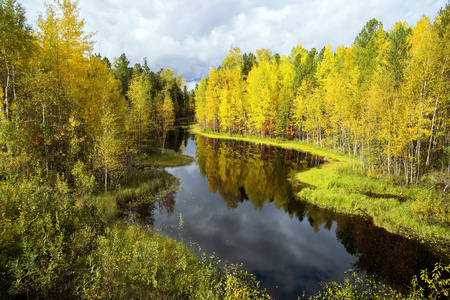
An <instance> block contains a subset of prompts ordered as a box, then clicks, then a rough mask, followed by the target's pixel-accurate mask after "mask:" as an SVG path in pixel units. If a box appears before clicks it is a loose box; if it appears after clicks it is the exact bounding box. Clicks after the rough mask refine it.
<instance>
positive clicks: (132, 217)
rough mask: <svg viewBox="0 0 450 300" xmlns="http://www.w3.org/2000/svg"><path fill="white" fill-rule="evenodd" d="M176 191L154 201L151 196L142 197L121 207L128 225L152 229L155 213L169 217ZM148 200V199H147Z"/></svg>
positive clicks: (173, 207) (173, 205) (172, 210)
mask: <svg viewBox="0 0 450 300" xmlns="http://www.w3.org/2000/svg"><path fill="white" fill-rule="evenodd" d="M175 195H176V191H174V192H170V193H167V194H166V195H164V196H162V197H159V198H157V199H156V200H154V198H153V196H149V197H142V198H140V199H137V200H135V201H132V202H130V203H127V204H126V205H125V207H122V211H123V214H124V215H125V217H126V219H127V222H128V223H129V224H139V225H140V226H142V227H147V228H153V227H154V224H155V212H156V211H157V210H159V212H160V213H161V212H163V211H164V212H165V213H166V214H167V216H169V217H170V216H171V215H172V214H173V212H174V210H175ZM147 198H148V199H147Z"/></svg>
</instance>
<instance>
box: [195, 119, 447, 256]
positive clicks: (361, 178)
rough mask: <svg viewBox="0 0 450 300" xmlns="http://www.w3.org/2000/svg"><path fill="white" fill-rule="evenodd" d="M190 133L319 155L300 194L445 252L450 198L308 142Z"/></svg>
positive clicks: (305, 175) (302, 178) (199, 131)
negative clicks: (371, 171)
mask: <svg viewBox="0 0 450 300" xmlns="http://www.w3.org/2000/svg"><path fill="white" fill-rule="evenodd" d="M192 133H195V134H200V135H203V136H205V137H211V138H222V139H235V140H243V141H248V142H252V143H262V144H266V145H273V146H278V147H283V148H288V149H295V150H298V151H303V152H309V153H312V154H315V155H319V156H323V157H324V158H325V160H326V162H327V163H326V164H324V165H322V166H321V167H320V168H313V169H311V170H309V171H306V172H301V173H298V174H297V175H296V179H297V180H299V181H301V182H304V183H306V184H307V185H309V186H310V187H308V188H305V189H303V190H302V191H301V192H300V193H299V196H300V197H301V198H302V199H305V200H307V201H308V202H310V203H313V204H315V205H318V206H320V207H323V208H328V209H332V210H335V211H338V212H343V213H349V214H358V215H363V216H366V217H368V218H370V219H372V220H373V222H374V224H375V225H377V226H380V227H383V228H386V229H387V230H389V231H390V232H393V233H396V234H400V235H403V236H407V237H413V238H416V239H419V240H422V241H424V242H427V243H430V244H433V245H436V246H437V247H438V248H439V249H441V250H444V251H445V252H447V253H449V249H448V247H449V245H450V212H449V210H450V209H449V208H450V199H449V196H448V195H444V194H442V193H440V192H438V191H434V190H431V191H429V190H428V189H427V188H423V187H410V186H404V185H401V184H398V183H397V182H396V180H395V178H393V177H386V176H375V175H372V176H368V175H366V174H364V173H362V172H359V171H358V170H354V169H352V167H351V160H350V158H348V157H346V156H344V155H342V154H340V153H338V152H336V151H333V150H329V149H326V148H320V147H316V146H314V145H311V144H306V143H300V142H292V141H283V140H271V139H264V138H257V137H248V136H238V135H233V136H232V137H230V136H228V135H227V134H224V133H214V132H203V131H202V129H201V128H200V127H199V126H193V127H192Z"/></svg>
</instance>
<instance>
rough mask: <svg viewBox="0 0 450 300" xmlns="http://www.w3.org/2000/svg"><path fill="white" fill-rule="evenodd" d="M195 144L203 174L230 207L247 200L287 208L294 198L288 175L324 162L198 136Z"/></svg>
mask: <svg viewBox="0 0 450 300" xmlns="http://www.w3.org/2000/svg"><path fill="white" fill-rule="evenodd" d="M196 144H197V153H196V158H197V164H198V166H199V169H200V174H202V176H203V177H205V176H206V177H207V178H208V185H209V190H210V192H212V193H215V192H217V191H218V192H219V193H220V195H221V196H222V198H223V200H224V201H225V202H226V203H227V206H228V207H231V208H236V207H237V206H238V205H239V203H242V202H243V201H245V200H249V201H251V202H252V204H253V205H254V206H255V207H256V208H259V209H261V208H262V207H263V205H264V203H265V202H275V206H276V207H277V208H278V209H279V208H281V207H287V206H288V203H289V202H290V200H291V199H293V198H294V195H293V192H292V189H291V186H290V183H289V181H288V177H289V175H290V174H292V173H293V171H296V172H298V171H301V170H307V169H310V168H311V167H314V166H318V165H320V164H322V163H323V158H322V157H320V156H316V155H310V154H307V153H302V152H298V151H294V150H286V149H281V148H275V147H268V146H265V145H256V144H253V143H248V142H241V141H233V140H217V139H209V138H204V137H202V136H196Z"/></svg>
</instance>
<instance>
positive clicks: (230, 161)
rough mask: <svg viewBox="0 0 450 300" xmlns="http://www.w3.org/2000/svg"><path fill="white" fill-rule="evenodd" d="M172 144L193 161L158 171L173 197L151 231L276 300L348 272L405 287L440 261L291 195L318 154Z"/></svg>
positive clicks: (219, 143)
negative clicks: (233, 271)
mask: <svg viewBox="0 0 450 300" xmlns="http://www.w3.org/2000/svg"><path fill="white" fill-rule="evenodd" d="M174 140H175V142H172V145H171V146H170V147H171V148H172V149H175V150H179V149H181V150H180V151H182V152H183V154H186V155H189V156H191V157H193V158H195V162H194V163H192V164H190V165H188V166H184V167H177V168H168V169H167V171H168V172H170V173H171V174H173V175H174V176H176V177H177V178H178V179H179V180H180V183H181V184H180V191H179V192H177V193H176V195H175V202H174V203H173V201H172V202H171V204H170V208H169V209H160V210H158V211H157V212H156V213H155V215H154V224H153V228H154V229H155V230H156V231H158V232H161V233H162V234H164V235H168V236H169V237H172V238H175V239H183V241H184V242H185V243H187V244H188V245H195V246H194V247H195V249H196V251H197V252H198V253H205V254H206V256H207V257H209V256H211V255H214V257H215V258H216V260H220V261H222V262H224V261H227V262H230V263H242V269H243V270H245V271H247V272H249V273H251V274H253V275H255V276H256V278H257V280H258V281H260V282H261V287H262V288H265V289H267V291H268V293H269V294H270V295H271V296H272V297H274V298H275V299H297V296H300V295H301V294H302V293H303V291H304V292H306V295H311V294H314V293H316V292H317V291H318V290H319V289H320V282H322V281H338V282H343V280H344V278H345V276H346V275H345V272H346V271H347V270H349V269H352V270H354V271H356V272H357V273H359V274H361V275H366V274H370V275H374V276H376V278H377V279H379V280H382V281H385V282H386V283H388V284H390V285H392V286H394V287H396V288H404V287H405V286H406V285H407V284H408V283H409V281H410V279H411V277H412V276H413V275H414V274H419V271H420V270H421V269H424V268H432V267H433V265H434V263H435V262H436V261H439V260H440V259H439V257H437V256H436V255H434V254H433V253H432V252H431V251H428V249H427V248H426V247H425V246H424V245H422V244H420V243H417V242H415V241H411V240H408V239H404V238H401V237H399V236H396V235H392V234H389V233H388V232H386V231H385V230H383V229H381V228H377V227H375V226H373V225H372V224H371V222H370V221H368V220H365V219H363V218H361V217H355V216H348V215H343V214H337V213H334V212H332V211H329V210H323V209H319V208H318V207H316V206H313V205H309V204H308V203H306V202H303V201H302V200H301V199H298V198H297V197H296V196H295V195H296V193H297V192H298V191H299V190H300V189H301V188H302V185H301V184H296V183H294V182H293V181H292V180H290V178H291V177H292V175H293V174H295V172H300V171H303V170H308V169H309V168H312V167H320V165H321V164H322V163H323V159H322V158H321V157H318V156H312V155H309V154H306V153H300V152H297V151H292V150H283V149H279V148H274V147H267V146H256V145H253V144H251V143H244V142H236V141H227V140H215V139H207V138H204V137H200V136H193V135H189V134H187V133H181V134H179V135H177V136H176V138H175V139H174ZM176 141H178V142H176ZM180 217H181V219H182V221H183V225H182V226H181V227H180Z"/></svg>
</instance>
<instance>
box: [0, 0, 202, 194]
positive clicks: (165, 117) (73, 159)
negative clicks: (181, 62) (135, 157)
mask: <svg viewBox="0 0 450 300" xmlns="http://www.w3.org/2000/svg"><path fill="white" fill-rule="evenodd" d="M44 5H45V13H43V14H42V13H41V14H40V15H39V17H38V20H37V26H36V30H32V28H31V26H30V25H28V24H27V21H26V18H25V11H24V9H23V7H22V6H21V5H20V4H19V3H17V2H16V1H15V0H1V1H0V32H1V35H0V58H1V59H0V100H1V103H0V149H1V150H2V152H3V153H8V155H11V156H15V157H19V156H23V157H26V158H27V160H28V163H29V164H34V165H39V166H40V167H42V169H43V175H44V176H46V177H47V178H48V177H49V176H52V175H55V174H58V173H61V174H65V176H66V178H70V177H71V173H72V171H73V169H74V166H75V164H76V163H77V162H80V163H82V164H84V165H86V166H87V167H88V168H89V170H92V171H93V173H94V174H95V175H96V179H97V181H98V182H104V186H105V190H107V189H108V186H111V184H112V183H113V181H114V180H113V179H114V178H115V177H116V176H118V171H119V170H120V168H121V166H123V164H124V162H125V161H126V157H128V156H129V155H131V154H133V153H136V152H142V147H143V145H153V146H157V147H162V148H164V144H165V137H166V133H167V131H168V130H169V129H170V128H171V126H172V124H173V122H174V118H175V116H181V115H185V114H189V113H192V112H193V104H192V101H193V98H194V97H193V91H191V92H188V91H187V88H186V85H185V81H184V79H183V77H182V75H181V74H178V75H177V76H175V74H174V71H173V70H170V69H167V68H165V69H161V70H160V71H158V72H153V71H151V70H150V68H149V67H148V65H147V60H146V59H144V61H143V64H135V65H134V67H130V61H129V60H128V58H127V57H126V55H125V54H122V55H120V56H119V57H118V58H115V59H114V61H113V63H112V65H111V63H110V62H109V60H108V59H107V58H106V57H104V58H102V57H101V56H100V55H99V54H93V45H94V42H93V34H91V33H86V32H85V31H84V20H82V19H80V17H79V9H78V6H77V2H76V1H69V0H65V1H55V2H54V3H50V4H49V3H45V4H44Z"/></svg>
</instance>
